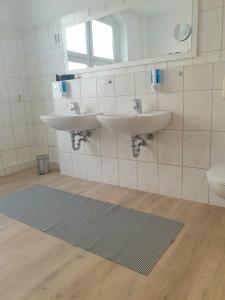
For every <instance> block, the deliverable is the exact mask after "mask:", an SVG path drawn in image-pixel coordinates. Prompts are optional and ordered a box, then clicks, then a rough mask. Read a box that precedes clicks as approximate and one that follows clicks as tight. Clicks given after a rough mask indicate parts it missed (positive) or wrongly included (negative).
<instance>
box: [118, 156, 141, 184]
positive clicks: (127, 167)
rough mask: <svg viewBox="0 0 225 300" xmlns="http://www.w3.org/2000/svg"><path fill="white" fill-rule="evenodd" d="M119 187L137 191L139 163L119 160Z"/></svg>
mask: <svg viewBox="0 0 225 300" xmlns="http://www.w3.org/2000/svg"><path fill="white" fill-rule="evenodd" d="M119 185H121V186H124V187H128V188H131V189H137V163H136V161H132V160H124V159H119Z"/></svg>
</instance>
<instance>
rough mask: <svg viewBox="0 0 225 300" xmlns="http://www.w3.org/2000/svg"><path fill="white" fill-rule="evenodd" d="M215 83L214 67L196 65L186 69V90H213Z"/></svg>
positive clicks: (210, 65)
mask: <svg viewBox="0 0 225 300" xmlns="http://www.w3.org/2000/svg"><path fill="white" fill-rule="evenodd" d="M212 83H213V65H212V64H205V65H196V66H187V67H185V68H184V90H185V91H200V90H211V89H212Z"/></svg>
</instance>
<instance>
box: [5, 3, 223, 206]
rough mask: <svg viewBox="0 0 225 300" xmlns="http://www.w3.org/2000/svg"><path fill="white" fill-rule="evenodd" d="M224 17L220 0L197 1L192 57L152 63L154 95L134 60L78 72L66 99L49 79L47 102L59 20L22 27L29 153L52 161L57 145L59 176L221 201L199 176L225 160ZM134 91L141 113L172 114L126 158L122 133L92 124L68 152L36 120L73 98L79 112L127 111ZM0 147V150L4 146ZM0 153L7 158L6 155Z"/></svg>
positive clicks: (57, 68)
mask: <svg viewBox="0 0 225 300" xmlns="http://www.w3.org/2000/svg"><path fill="white" fill-rule="evenodd" d="M111 2H112V1H111ZM119 2H120V1H119ZM224 15H225V14H224V3H223V1H222V0H218V1H208V0H200V12H199V38H198V50H199V55H198V56H197V57H195V58H193V59H187V60H184V61H172V62H165V63H162V64H156V65H157V66H158V67H161V68H162V69H163V82H162V86H161V91H160V92H159V93H154V92H153V90H152V89H151V86H150V85H149V80H148V76H147V70H148V68H149V67H150V66H137V67H132V68H123V69H119V70H109V71H104V73H103V72H96V73H89V74H85V76H84V78H82V79H77V80H74V81H72V82H71V85H72V96H71V99H63V98H62V97H61V96H60V95H59V93H58V92H57V85H56V84H54V86H55V87H56V89H54V93H53V94H54V97H53V98H54V100H53V101H52V97H51V84H50V83H51V81H52V80H53V75H54V74H55V73H63V72H64V63H63V50H62V44H55V42H54V34H55V33H58V32H59V31H60V25H59V23H58V22H52V23H48V24H43V25H42V26H40V27H38V28H32V29H29V30H25V31H24V32H23V39H24V44H25V53H26V55H25V58H26V64H27V72H28V77H29V86H30V87H31V103H32V111H33V118H34V120H33V122H34V131H35V135H34V145H36V150H37V153H42V152H47V151H48V152H49V153H50V155H51V159H52V160H54V161H57V159H58V157H57V147H56V146H57V145H58V150H59V161H60V166H61V172H62V173H63V174H67V175H70V176H71V175H72V176H76V177H80V178H85V179H89V180H94V181H100V182H105V183H111V184H116V185H117V184H119V185H122V186H127V187H131V188H134V189H140V190H144V191H150V192H155V193H161V194H165V195H169V196H174V197H177V198H183V199H190V200H194V201H199V202H205V203H211V204H216V205H222V206H225V201H224V200H222V199H220V198H218V197H216V196H215V195H214V194H213V192H212V191H209V188H208V184H207V180H206V171H207V169H208V168H209V167H210V166H213V165H215V164H217V163H222V162H225V101H224V100H223V99H222V77H223V75H224V74H225V34H224V33H225V30H224V29H225V27H224V26H225V23H224V22H225V17H224ZM8 59H9V58H8ZM10 61H11V59H10ZM0 64H1V59H0ZM10 65H11V64H10V63H9V72H10V69H11V67H10ZM156 65H154V66H156ZM0 70H1V68H0ZM102 74H104V75H105V76H102ZM105 79H111V80H112V84H111V85H106V84H104V82H105ZM1 84H2V83H1V82H0V85H1ZM2 85H3V87H4V83H3V84H2ZM0 93H4V89H3V90H2V91H1V92H0ZM135 97H138V98H141V99H142V102H143V107H144V111H149V110H151V109H165V110H171V111H172V112H173V117H172V121H171V123H170V125H169V127H168V128H167V129H166V130H164V131H162V132H160V133H158V134H155V135H154V140H153V141H152V142H149V144H148V145H147V147H146V148H142V152H141V155H140V157H139V158H138V159H134V158H133V157H132V153H131V146H130V138H129V137H128V136H126V135H122V134H118V135H115V134H114V133H112V132H110V131H108V130H105V129H98V130H96V131H95V134H94V136H93V137H92V138H90V139H89V140H88V143H86V144H85V145H84V146H82V148H81V150H80V151H78V152H73V151H72V149H71V143H70V139H69V135H68V134H67V133H58V134H57V135H58V138H57V140H56V133H55V132H54V131H52V130H49V129H47V128H45V126H44V125H42V124H41V123H40V120H39V115H40V114H43V113H51V112H55V113H70V102H72V101H74V100H75V101H78V102H79V103H80V104H81V107H82V110H83V111H89V112H91V111H98V112H106V113H107V112H115V111H117V112H122V111H131V110H132V99H133V98H135ZM5 118H6V120H5V121H4V122H6V124H7V117H6V116H5ZM7 126H8V125H7ZM7 126H6V127H7ZM7 130H10V129H7ZM21 130H22V128H21ZM2 136H4V134H3V135H2ZM6 136H7V135H6ZM5 139H6V141H5V145H11V144H12V141H11V140H10V139H9V140H8V139H7V138H5ZM25 141H26V139H25V140H23V142H25ZM2 153H3V154H5V152H4V150H3V152H2ZM6 153H7V155H8V157H10V155H13V154H12V153H11V152H6ZM21 156H22V155H21ZM2 157H3V155H2ZM6 159H7V158H6ZM8 160H9V158H8Z"/></svg>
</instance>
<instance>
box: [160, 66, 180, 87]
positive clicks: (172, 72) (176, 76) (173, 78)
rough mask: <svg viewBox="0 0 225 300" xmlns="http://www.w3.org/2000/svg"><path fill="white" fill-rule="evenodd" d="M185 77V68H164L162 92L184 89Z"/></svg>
mask: <svg viewBox="0 0 225 300" xmlns="http://www.w3.org/2000/svg"><path fill="white" fill-rule="evenodd" d="M183 79H184V77H183V68H180V67H179V68H168V69H163V70H162V83H161V86H160V92H179V91H183Z"/></svg>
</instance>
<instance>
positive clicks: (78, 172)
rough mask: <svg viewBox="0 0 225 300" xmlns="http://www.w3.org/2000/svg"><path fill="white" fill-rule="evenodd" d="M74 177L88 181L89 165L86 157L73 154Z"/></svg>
mask: <svg viewBox="0 0 225 300" xmlns="http://www.w3.org/2000/svg"><path fill="white" fill-rule="evenodd" d="M72 161H73V176H74V177H78V178H82V179H87V165H86V157H85V155H80V154H72Z"/></svg>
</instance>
